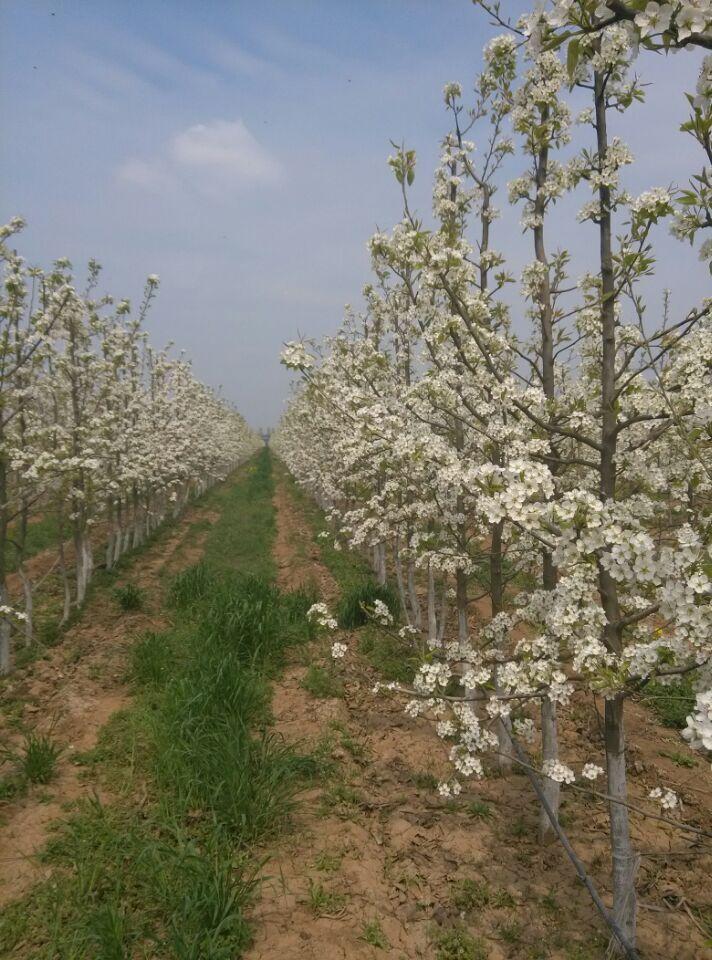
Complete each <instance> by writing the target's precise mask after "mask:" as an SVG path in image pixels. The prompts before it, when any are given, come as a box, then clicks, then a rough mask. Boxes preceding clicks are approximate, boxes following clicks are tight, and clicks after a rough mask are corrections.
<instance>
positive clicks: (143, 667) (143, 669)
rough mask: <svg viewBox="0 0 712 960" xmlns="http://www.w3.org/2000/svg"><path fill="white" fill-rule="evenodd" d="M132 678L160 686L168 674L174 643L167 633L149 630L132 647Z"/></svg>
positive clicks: (141, 683)
mask: <svg viewBox="0 0 712 960" xmlns="http://www.w3.org/2000/svg"><path fill="white" fill-rule="evenodd" d="M130 656H131V664H130V671H129V672H130V676H131V679H132V680H134V681H135V682H136V683H138V684H140V685H141V686H154V687H158V686H161V684H163V683H164V681H165V679H166V678H167V676H168V672H169V668H170V664H171V661H172V659H173V645H172V644H171V642H170V637H169V636H168V635H167V634H161V633H154V632H147V633H144V634H143V636H141V637H140V638H139V639H138V640H137V641H136V643H134V645H133V647H132V648H131V655H130Z"/></svg>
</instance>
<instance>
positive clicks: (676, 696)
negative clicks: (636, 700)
mask: <svg viewBox="0 0 712 960" xmlns="http://www.w3.org/2000/svg"><path fill="white" fill-rule="evenodd" d="M692 684H693V678H692V676H691V675H687V676H684V677H681V678H680V679H679V680H677V681H676V682H675V683H668V684H662V683H660V681H658V680H652V681H651V682H650V683H648V684H646V686H645V688H644V690H643V692H642V694H641V699H642V701H643V703H645V704H647V706H649V707H650V709H651V710H652V711H653V713H654V714H655V716H656V717H657V718H658V720H659V721H660V722H661V723H662V724H663V725H664V726H666V727H673V728H674V729H676V730H682V729H683V728H684V727H685V726H686V723H687V716H688V714H690V713H692V711H693V709H694V706H695V692H694V689H693V686H692Z"/></svg>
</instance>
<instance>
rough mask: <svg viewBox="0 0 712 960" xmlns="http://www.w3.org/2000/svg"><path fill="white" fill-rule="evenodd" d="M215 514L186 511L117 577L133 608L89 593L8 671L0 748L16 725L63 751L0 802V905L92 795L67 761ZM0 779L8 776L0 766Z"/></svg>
mask: <svg viewBox="0 0 712 960" xmlns="http://www.w3.org/2000/svg"><path fill="white" fill-rule="evenodd" d="M215 516H216V515H215V513H214V512H211V511H210V510H207V509H205V508H199V507H197V508H192V509H189V510H188V511H187V512H186V513H185V514H184V516H183V517H182V518H181V519H180V520H179V521H178V522H177V524H176V525H175V527H172V528H171V530H170V532H169V533H168V534H167V535H164V536H161V537H159V539H158V540H157V541H156V542H155V543H154V544H153V545H151V546H150V547H148V548H147V549H146V551H145V552H144V553H142V554H140V555H139V556H138V557H137V558H136V559H135V560H134V561H133V562H132V563H131V565H130V567H129V568H128V570H127V572H126V574H125V576H122V577H120V578H119V580H120V581H121V580H123V579H127V580H131V581H132V582H134V583H137V584H139V585H140V587H141V589H142V591H143V593H144V596H145V603H144V606H143V609H142V610H141V611H136V612H131V613H123V612H122V611H121V610H120V609H119V607H118V605H117V604H116V602H115V600H114V598H113V597H112V596H111V593H110V592H109V591H106V590H102V591H99V592H97V593H96V594H95V595H94V596H93V597H92V598H91V599H90V601H89V602H88V604H87V606H86V608H85V610H84V611H83V613H82V617H81V619H80V620H79V622H78V623H77V624H76V625H75V626H74V627H72V628H71V629H69V630H68V631H67V632H66V633H65V635H64V636H63V638H62V642H61V643H60V644H59V645H58V646H56V647H53V648H50V649H49V650H48V651H47V653H46V655H45V656H44V657H43V658H42V659H41V660H36V661H35V662H33V663H32V664H30V666H29V667H28V668H27V669H26V670H20V671H18V672H17V673H16V674H14V675H13V677H12V679H11V681H10V682H9V683H8V684H7V686H6V687H5V689H4V692H3V707H4V711H3V713H4V716H3V717H2V718H1V719H0V742H2V743H3V744H6V745H7V744H8V743H9V744H17V743H18V742H19V740H20V736H19V733H18V729H17V728H18V726H19V725H20V724H21V725H22V726H23V727H25V728H29V729H32V730H37V731H47V730H51V732H52V737H53V739H54V740H56V741H57V742H58V743H59V744H60V745H61V747H62V754H61V756H60V759H59V761H58V764H57V775H56V778H55V779H53V780H52V782H51V783H50V784H48V785H47V786H46V787H39V786H35V787H32V788H30V790H29V791H28V793H27V794H26V795H25V796H23V797H21V798H20V799H18V800H16V801H13V802H10V803H5V804H3V803H2V802H0V905H1V904H2V903H6V902H8V901H9V900H12V899H16V898H18V897H20V896H21V895H22V894H23V893H25V892H26V891H27V890H28V889H29V888H30V887H31V886H32V885H33V884H34V883H35V882H36V881H38V880H40V879H41V878H42V877H43V875H44V874H45V872H48V870H47V871H45V870H44V869H43V867H42V865H41V864H40V862H39V861H38V859H37V858H36V856H35V854H36V853H37V852H38V851H39V850H41V849H42V847H43V846H44V845H45V843H46V841H47V839H48V836H49V833H50V828H51V824H52V823H53V821H56V820H57V819H58V818H60V817H62V816H63V815H65V814H66V810H67V807H68V805H69V804H71V803H72V802H73V801H75V800H77V799H78V798H79V797H82V796H87V795H90V794H93V793H95V792H96V791H97V787H96V784H95V783H93V782H92V781H91V779H87V778H86V777H85V776H82V768H81V767H80V766H77V765H76V763H75V762H74V757H76V755H77V754H79V753H81V752H82V751H86V750H89V749H91V748H92V747H94V746H95V745H96V742H97V736H98V733H99V731H100V729H101V727H102V726H104V724H105V723H106V722H107V721H108V720H109V718H110V717H111V716H112V714H113V713H115V712H116V711H117V710H120V709H121V708H122V707H123V706H124V705H125V704H126V702H127V699H128V690H127V688H126V685H125V674H126V665H127V659H126V656H127V649H128V647H129V645H130V643H131V641H132V639H133V638H134V637H135V636H136V635H137V634H139V633H141V632H142V631H145V630H158V629H161V628H162V627H163V626H164V620H163V618H162V616H161V615H160V614H159V613H158V612H157V611H160V610H161V605H162V604H161V601H162V577H163V575H164V574H165V573H167V572H168V573H172V572H177V571H178V570H179V569H182V568H183V567H186V566H188V565H190V564H191V563H194V562H196V560H198V559H199V558H200V556H201V555H202V550H203V542H204V540H205V533H204V532H200V533H198V534H197V535H196V533H195V531H194V530H192V527H193V525H194V524H196V523H197V522H199V521H210V520H212V519H214V518H215ZM1 772H2V773H3V774H6V773H9V769H8V768H7V765H6V768H5V769H3V770H2V771H1ZM99 795H100V796H101V793H99Z"/></svg>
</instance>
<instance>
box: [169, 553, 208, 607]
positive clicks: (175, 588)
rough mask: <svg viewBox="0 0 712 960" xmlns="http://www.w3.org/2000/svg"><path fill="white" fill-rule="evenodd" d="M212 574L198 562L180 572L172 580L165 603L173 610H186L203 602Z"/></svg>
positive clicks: (203, 564) (204, 564) (202, 563)
mask: <svg viewBox="0 0 712 960" xmlns="http://www.w3.org/2000/svg"><path fill="white" fill-rule="evenodd" d="M212 580H213V574H212V572H211V570H210V568H209V567H208V565H207V563H205V562H202V561H201V562H200V563H196V564H194V565H193V566H192V567H188V569H187V570H183V571H181V572H180V573H179V574H177V576H175V577H174V578H173V581H172V583H171V585H170V588H169V590H168V599H167V603H168V606H169V607H172V608H173V609H175V610H188V609H190V607H192V606H194V604H196V603H199V602H200V601H201V600H204V599H205V597H206V596H207V595H208V592H209V591H210V585H211V583H212Z"/></svg>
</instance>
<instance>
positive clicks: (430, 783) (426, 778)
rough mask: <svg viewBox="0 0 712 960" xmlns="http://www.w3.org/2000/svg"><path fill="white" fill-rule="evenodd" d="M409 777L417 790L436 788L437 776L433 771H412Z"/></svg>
mask: <svg viewBox="0 0 712 960" xmlns="http://www.w3.org/2000/svg"><path fill="white" fill-rule="evenodd" d="M410 779H411V780H412V781H413V784H414V785H415V786H416V787H417V788H418V790H437V787H438V778H437V777H436V776H435V774H433V773H427V772H425V771H422V772H419V773H414V774H413V775H412V776H411V778H410Z"/></svg>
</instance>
